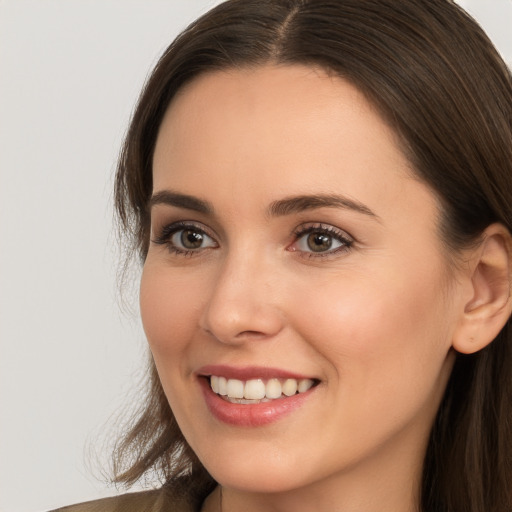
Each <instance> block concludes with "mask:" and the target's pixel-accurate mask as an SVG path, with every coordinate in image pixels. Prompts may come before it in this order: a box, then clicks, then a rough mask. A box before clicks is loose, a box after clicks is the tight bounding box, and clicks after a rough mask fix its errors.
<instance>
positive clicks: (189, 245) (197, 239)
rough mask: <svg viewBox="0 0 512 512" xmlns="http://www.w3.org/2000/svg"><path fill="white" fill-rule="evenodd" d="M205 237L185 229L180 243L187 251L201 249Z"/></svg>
mask: <svg viewBox="0 0 512 512" xmlns="http://www.w3.org/2000/svg"><path fill="white" fill-rule="evenodd" d="M203 239H204V236H203V234H202V233H198V232H197V231H192V230H190V229H184V230H183V231H182V232H181V236H180V242H181V245H182V246H183V247H184V248H185V249H199V248H200V247H201V245H202V244H203Z"/></svg>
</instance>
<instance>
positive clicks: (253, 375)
mask: <svg viewBox="0 0 512 512" xmlns="http://www.w3.org/2000/svg"><path fill="white" fill-rule="evenodd" d="M197 374H198V375H199V376H203V377H209V376H210V375H217V376H218V377H226V379H238V380H250V379H272V378H277V379H297V380H300V379H311V378H313V377H309V376H307V375H299V374H298V373H293V372H289V371H287V370H282V369H279V368H268V367H265V366H243V367H236V366H227V365H222V364H217V365H207V366H203V367H201V368H200V369H199V370H198V371H197Z"/></svg>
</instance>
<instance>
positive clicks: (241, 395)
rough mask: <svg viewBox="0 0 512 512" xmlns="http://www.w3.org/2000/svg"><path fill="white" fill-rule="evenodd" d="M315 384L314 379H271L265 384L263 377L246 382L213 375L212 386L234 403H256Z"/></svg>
mask: <svg viewBox="0 0 512 512" xmlns="http://www.w3.org/2000/svg"><path fill="white" fill-rule="evenodd" d="M313 385H314V381H313V380H312V379H301V380H299V381H297V379H286V380H285V381H284V382H283V381H281V380H280V379H269V380H268V381H267V383H266V384H265V382H264V380H263V379H250V380H248V381H246V382H244V381H241V380H238V379H226V378H225V377H219V376H217V375H212V376H211V377H210V386H211V388H212V390H213V392H214V393H217V394H219V395H222V396H225V397H227V398H228V399H229V400H230V401H232V402H234V403H243V404H246V403H254V401H255V400H256V401H258V402H260V401H267V400H274V399H276V398H281V397H283V396H285V397H287V396H293V395H295V394H296V393H304V392H306V391H308V390H309V389H311V388H312V387H313Z"/></svg>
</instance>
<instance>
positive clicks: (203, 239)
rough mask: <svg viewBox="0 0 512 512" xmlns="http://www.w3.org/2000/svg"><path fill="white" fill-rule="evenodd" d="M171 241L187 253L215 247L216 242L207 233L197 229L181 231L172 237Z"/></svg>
mask: <svg viewBox="0 0 512 512" xmlns="http://www.w3.org/2000/svg"><path fill="white" fill-rule="evenodd" d="M170 241H171V243H172V244H173V245H174V246H175V247H177V248H180V249H185V250H186V251H194V250H197V249H204V248H205V247H214V246H215V242H214V241H213V240H212V239H211V238H210V237H209V236H208V235H207V234H206V233H204V232H203V231H200V230H198V229H196V228H189V229H180V230H179V231H176V232H175V233H174V234H173V235H172V236H171V240H170Z"/></svg>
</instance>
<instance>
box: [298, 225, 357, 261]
mask: <svg viewBox="0 0 512 512" xmlns="http://www.w3.org/2000/svg"><path fill="white" fill-rule="evenodd" d="M295 236H296V240H295V242H294V243H293V244H292V245H291V246H290V247H289V250H291V251H300V252H302V253H304V254H308V255H309V256H313V255H318V256H327V255H329V254H335V253H337V252H339V251H347V250H349V249H350V247H351V246H352V244H353V243H354V239H353V238H352V237H351V236H350V235H349V234H348V233H346V232H345V231H342V230H341V229H338V228H335V227H334V226H329V225H325V224H318V225H316V226H311V227H301V228H300V229H299V230H298V231H297V232H295Z"/></svg>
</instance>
